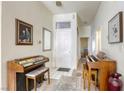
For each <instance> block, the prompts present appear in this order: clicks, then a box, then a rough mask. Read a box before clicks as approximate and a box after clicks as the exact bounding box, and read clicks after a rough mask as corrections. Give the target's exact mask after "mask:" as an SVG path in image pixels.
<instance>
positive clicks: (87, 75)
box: [83, 63, 98, 90]
mask: <svg viewBox="0 0 124 93" xmlns="http://www.w3.org/2000/svg"><path fill="white" fill-rule="evenodd" d="M92 75H94V82H93V83H94V85H95V90H96V85H97V77H98V76H97V70H91V73H89V71H88V69H87V67H86V64H84V63H83V80H84V89H85V88H86V87H85V81H86V79H88V90H90V83H91V79H92V78H91V77H92Z"/></svg>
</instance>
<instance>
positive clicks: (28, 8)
mask: <svg viewBox="0 0 124 93" xmlns="http://www.w3.org/2000/svg"><path fill="white" fill-rule="evenodd" d="M52 17H53V14H52V13H51V12H50V11H49V10H48V9H47V8H46V7H45V6H44V5H43V4H42V3H41V2H17V1H15V2H14V1H13V2H2V61H1V62H2V90H6V89H7V61H9V60H12V59H15V58H21V57H27V56H34V55H44V56H47V57H49V58H50V62H48V64H47V66H50V64H51V56H52V52H51V51H48V52H43V51H42V27H46V28H47V29H50V30H51V31H52ZM15 18H18V19H20V20H22V21H25V22H27V23H30V24H32V25H33V45H31V46H27V45H22V46H21V45H20V46H19V45H16V44H15V39H16V38H15V33H16V31H15ZM39 40H41V44H39V43H38V42H39Z"/></svg>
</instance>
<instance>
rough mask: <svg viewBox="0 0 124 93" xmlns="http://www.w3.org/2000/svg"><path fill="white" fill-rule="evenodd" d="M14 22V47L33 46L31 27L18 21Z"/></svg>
mask: <svg viewBox="0 0 124 93" xmlns="http://www.w3.org/2000/svg"><path fill="white" fill-rule="evenodd" d="M15 21H16V45H33V26H32V25H31V24H29V23H26V22H24V21H21V20H19V19H15Z"/></svg>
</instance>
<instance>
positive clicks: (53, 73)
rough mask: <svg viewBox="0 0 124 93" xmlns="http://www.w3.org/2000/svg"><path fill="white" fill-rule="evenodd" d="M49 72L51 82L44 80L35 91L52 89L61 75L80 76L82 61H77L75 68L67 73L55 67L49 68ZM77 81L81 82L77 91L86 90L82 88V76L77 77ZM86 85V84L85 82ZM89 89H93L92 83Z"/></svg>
mask: <svg viewBox="0 0 124 93" xmlns="http://www.w3.org/2000/svg"><path fill="white" fill-rule="evenodd" d="M50 72H51V74H50V76H51V83H50V84H48V82H47V81H44V82H43V83H42V84H41V85H39V87H38V88H37V91H54V89H53V88H54V87H55V86H56V85H57V83H58V82H59V81H60V78H61V76H62V75H65V76H79V77H82V63H81V62H79V64H78V68H77V70H71V71H70V72H69V73H67V72H66V73H65V72H60V71H57V68H52V69H50ZM79 82H80V83H81V89H80V90H79V91H87V90H88V89H87V88H86V89H85V90H84V89H83V80H82V78H80V79H79ZM68 83H69V82H68ZM86 86H87V84H86ZM97 90H98V89H97ZM91 91H95V87H94V85H91Z"/></svg>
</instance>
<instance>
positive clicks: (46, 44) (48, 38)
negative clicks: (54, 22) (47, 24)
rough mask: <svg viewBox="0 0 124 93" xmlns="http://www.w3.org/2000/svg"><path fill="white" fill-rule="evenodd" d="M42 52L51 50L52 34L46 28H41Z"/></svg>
mask: <svg viewBox="0 0 124 93" xmlns="http://www.w3.org/2000/svg"><path fill="white" fill-rule="evenodd" d="M42 35H43V36H42V37H43V51H51V50H52V32H51V31H50V30H48V29H47V28H43V34H42Z"/></svg>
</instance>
